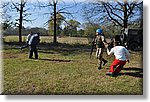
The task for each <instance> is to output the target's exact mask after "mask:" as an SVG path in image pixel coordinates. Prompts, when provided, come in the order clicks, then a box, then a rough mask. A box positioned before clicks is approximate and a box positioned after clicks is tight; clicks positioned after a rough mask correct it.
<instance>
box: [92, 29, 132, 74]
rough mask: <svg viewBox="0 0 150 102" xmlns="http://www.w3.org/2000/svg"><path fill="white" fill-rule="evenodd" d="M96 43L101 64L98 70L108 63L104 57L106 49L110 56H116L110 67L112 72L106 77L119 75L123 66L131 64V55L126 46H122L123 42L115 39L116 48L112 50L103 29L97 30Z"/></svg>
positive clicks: (97, 55) (97, 56)
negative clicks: (127, 63)
mask: <svg viewBox="0 0 150 102" xmlns="http://www.w3.org/2000/svg"><path fill="white" fill-rule="evenodd" d="M94 42H95V45H96V49H97V50H96V58H97V59H98V63H99V66H98V69H101V68H102V63H103V66H104V65H105V64H106V63H107V62H108V61H107V60H105V59H104V58H103V56H102V55H103V51H104V48H106V49H107V54H108V55H111V54H114V56H115V59H114V61H113V62H112V64H111V65H110V70H109V71H108V72H107V73H106V75H111V76H116V75H118V74H119V72H120V71H121V70H122V68H123V66H124V65H125V64H126V62H129V57H130V54H129V52H128V50H127V49H126V48H125V47H124V46H121V42H120V40H119V39H118V38H115V39H114V40H113V44H114V47H113V48H111V49H110V48H109V44H108V43H107V41H106V39H105V36H104V33H103V30H102V29H97V30H96V38H95V41H94Z"/></svg>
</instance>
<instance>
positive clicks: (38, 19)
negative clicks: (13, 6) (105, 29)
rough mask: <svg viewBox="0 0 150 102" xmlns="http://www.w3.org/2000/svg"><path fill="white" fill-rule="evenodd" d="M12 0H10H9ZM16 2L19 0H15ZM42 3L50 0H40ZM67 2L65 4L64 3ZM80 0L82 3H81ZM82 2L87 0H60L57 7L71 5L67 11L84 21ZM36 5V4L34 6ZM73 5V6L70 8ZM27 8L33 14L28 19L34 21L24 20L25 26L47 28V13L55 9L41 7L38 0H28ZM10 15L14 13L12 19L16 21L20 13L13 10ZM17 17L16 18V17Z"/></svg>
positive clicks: (74, 17) (68, 17)
mask: <svg viewBox="0 0 150 102" xmlns="http://www.w3.org/2000/svg"><path fill="white" fill-rule="evenodd" d="M7 1H10V0H7ZM13 1H14V2H19V0H13ZM39 1H40V2H41V3H48V2H49V1H50V0H39ZM74 1H75V2H76V3H78V5H75V3H74ZM64 2H65V4H64ZM79 2H80V3H79ZM81 2H85V0H59V6H58V7H57V8H58V9H61V8H62V7H64V6H65V7H69V8H68V9H67V12H70V13H73V14H72V15H73V19H75V20H77V21H79V22H81V23H83V22H84V19H83V17H82V15H81V8H82V5H81ZM33 5H34V6H33ZM70 6H71V8H70ZM25 9H29V10H27V13H30V14H31V15H30V16H28V17H27V19H31V20H33V21H32V23H31V22H23V26H25V27H44V28H47V26H46V25H44V24H45V23H46V22H47V21H48V19H49V17H50V15H49V14H46V13H51V12H52V11H53V9H52V8H51V9H50V8H48V7H45V8H39V7H38V2H37V0H28V2H27V6H26V8H25ZM10 15H12V20H14V21H15V19H16V18H18V17H19V16H18V15H19V14H18V13H16V11H14V12H11V13H10ZM64 16H65V17H66V19H71V18H72V17H70V15H69V16H68V15H64ZM14 18H15V19H14Z"/></svg>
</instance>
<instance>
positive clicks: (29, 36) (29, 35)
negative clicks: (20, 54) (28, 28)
mask: <svg viewBox="0 0 150 102" xmlns="http://www.w3.org/2000/svg"><path fill="white" fill-rule="evenodd" d="M32 35H33V32H30V34H28V35H27V40H26V45H25V46H22V47H21V50H22V49H24V48H27V47H28V46H29V44H28V43H29V40H30V38H31V36H32Z"/></svg>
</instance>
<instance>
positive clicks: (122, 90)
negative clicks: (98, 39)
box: [3, 37, 143, 95]
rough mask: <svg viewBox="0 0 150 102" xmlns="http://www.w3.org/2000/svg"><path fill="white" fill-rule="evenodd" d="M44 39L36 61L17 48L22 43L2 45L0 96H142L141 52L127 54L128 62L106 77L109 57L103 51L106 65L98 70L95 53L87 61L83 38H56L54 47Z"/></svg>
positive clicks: (25, 51) (87, 50)
mask: <svg viewBox="0 0 150 102" xmlns="http://www.w3.org/2000/svg"><path fill="white" fill-rule="evenodd" d="M44 39H46V38H44V37H43V38H42V42H43V43H41V44H39V45H38V49H39V50H38V51H39V59H38V60H34V59H28V49H24V50H23V51H21V50H20V49H19V47H20V46H22V45H23V44H24V43H22V44H20V43H16V42H14V41H13V42H10V40H9V41H8V42H7V43H4V44H3V45H4V49H3V75H4V81H3V87H4V90H3V94H51V95H52V94H56V95H57V94H76V95H78V94H79V95H81V94H92V95H94V94H98V95H116V94H117V95H142V94H143V65H142V52H140V51H139V52H130V53H131V61H130V63H127V64H126V65H125V66H124V69H123V70H122V71H121V73H120V75H119V76H117V77H110V76H106V75H105V73H106V72H107V71H108V70H109V66H110V64H111V62H112V61H113V56H107V55H106V52H105V53H104V57H105V58H106V59H108V61H109V62H108V63H107V64H106V66H104V67H103V68H102V69H101V70H98V69H97V64H98V63H97V59H96V58H95V56H94V55H95V52H93V56H92V58H91V59H90V58H89V53H90V45H88V44H87V40H86V39H80V38H77V40H76V38H70V39H69V38H59V39H58V42H59V43H58V44H53V43H45V42H46V40H44ZM11 41H12V40H11ZM48 41H49V39H48ZM65 41H66V42H65Z"/></svg>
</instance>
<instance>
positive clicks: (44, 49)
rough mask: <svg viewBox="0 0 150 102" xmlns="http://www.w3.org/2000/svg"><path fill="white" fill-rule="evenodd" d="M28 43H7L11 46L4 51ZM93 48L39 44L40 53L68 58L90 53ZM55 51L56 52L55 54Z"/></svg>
mask: <svg viewBox="0 0 150 102" xmlns="http://www.w3.org/2000/svg"><path fill="white" fill-rule="evenodd" d="M25 44H26V43H19V42H5V43H4V45H7V46H9V47H8V48H5V46H4V49H19V48H20V47H21V46H23V45H25ZM90 49H91V46H90V45H88V44H79V43H76V44H66V43H40V44H38V50H39V51H38V52H41V53H48V54H54V53H55V52H57V53H60V54H62V55H63V56H67V55H70V54H73V55H76V54H81V52H90ZM53 51H54V52H53Z"/></svg>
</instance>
